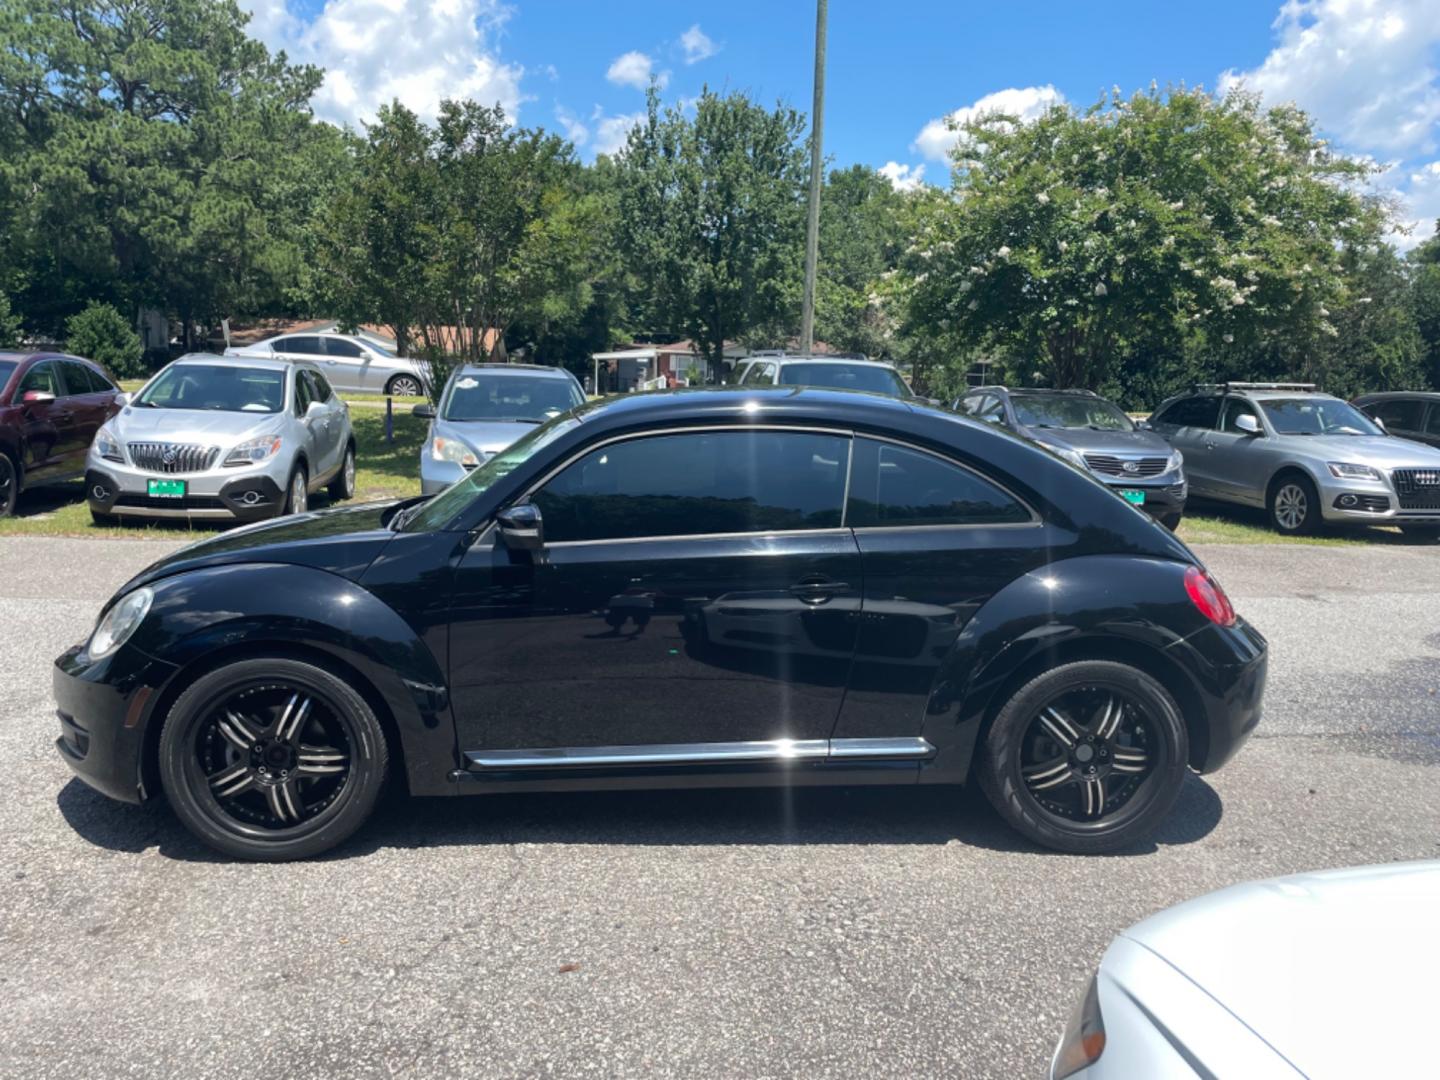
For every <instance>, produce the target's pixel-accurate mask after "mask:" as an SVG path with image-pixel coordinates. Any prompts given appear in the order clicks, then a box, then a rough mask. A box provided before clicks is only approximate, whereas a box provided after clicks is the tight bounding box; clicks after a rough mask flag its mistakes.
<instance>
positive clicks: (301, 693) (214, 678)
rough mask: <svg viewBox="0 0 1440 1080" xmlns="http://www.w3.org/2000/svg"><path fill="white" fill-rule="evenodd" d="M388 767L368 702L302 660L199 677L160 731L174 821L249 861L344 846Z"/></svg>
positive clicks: (240, 665)
mask: <svg viewBox="0 0 1440 1080" xmlns="http://www.w3.org/2000/svg"><path fill="white" fill-rule="evenodd" d="M387 764H388V752H387V747H386V744H385V736H384V733H383V732H382V731H381V729H380V724H379V721H378V720H377V719H376V717H375V713H374V711H373V710H372V709H371V708H370V706H369V705H368V704H367V703H366V701H365V699H364V698H363V697H361V696H360V695H359V694H358V693H356V692H355V690H354V689H352V688H351V687H350V686H348V685H347V684H346V683H345V682H343V681H342V680H341V679H339V678H337V677H336V676H335V675H333V674H331V673H330V672H329V671H326V670H325V669H323V668H320V667H317V666H315V665H313V664H308V663H303V662H301V661H298V660H286V659H279V658H268V659H254V660H243V661H239V662H237V663H234V664H230V665H227V666H225V667H222V668H219V669H217V670H215V671H212V672H209V673H208V674H206V675H203V676H201V677H200V678H199V679H197V680H196V681H195V683H194V684H193V685H191V686H190V687H188V688H187V689H186V690H185V692H184V693H182V694H181V695H180V697H179V698H178V699H177V700H176V702H175V705H174V707H173V708H171V710H170V714H169V716H167V717H166V719H165V727H164V729H163V731H162V732H161V734H160V777H161V782H162V783H163V785H164V787H165V792H166V794H167V795H168V796H169V799H170V803H171V805H172V806H173V807H174V809H175V813H176V815H177V816H178V817H179V818H180V820H181V822H182V823H183V824H184V825H185V827H186V828H187V829H189V830H190V831H191V832H192V833H194V834H195V836H197V837H198V838H199V839H200V840H202V841H204V842H205V843H206V844H208V845H210V846H211V847H213V848H215V849H216V850H218V851H222V852H224V853H225V854H227V855H234V856H236V857H238V858H242V859H258V860H266V861H276V862H278V861H284V860H288V859H302V858H306V857H308V856H311V855H317V854H319V853H320V852H322V851H326V850H328V849H329V848H332V847H334V846H335V845H336V844H339V843H340V842H341V841H343V840H345V839H346V838H348V837H349V836H350V835H351V834H352V833H354V832H355V830H356V829H358V828H359V827H360V826H361V825H362V824H363V823H364V822H365V819H366V818H368V817H369V816H370V812H371V810H372V809H374V806H375V802H376V799H378V798H379V795H380V790H381V788H382V787H383V786H384V782H385V774H386V768H387Z"/></svg>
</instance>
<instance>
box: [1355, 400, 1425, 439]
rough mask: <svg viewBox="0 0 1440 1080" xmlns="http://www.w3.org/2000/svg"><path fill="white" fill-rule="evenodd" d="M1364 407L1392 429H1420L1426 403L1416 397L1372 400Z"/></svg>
mask: <svg viewBox="0 0 1440 1080" xmlns="http://www.w3.org/2000/svg"><path fill="white" fill-rule="evenodd" d="M1364 409H1365V411H1366V412H1367V413H1369V414H1370V415H1371V416H1373V417H1375V418H1376V419H1377V420H1383V421H1384V422H1385V426H1386V427H1387V428H1389V429H1390V430H1391V431H1419V430H1420V414H1421V413H1422V412H1424V411H1425V403H1424V402H1423V401H1420V400H1418V399H1416V398H1409V399H1406V398H1400V399H1398V400H1393V401H1372V402H1371V403H1370V404H1369V405H1366V406H1364Z"/></svg>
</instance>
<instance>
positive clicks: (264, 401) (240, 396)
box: [134, 364, 285, 413]
mask: <svg viewBox="0 0 1440 1080" xmlns="http://www.w3.org/2000/svg"><path fill="white" fill-rule="evenodd" d="M134 404H135V405H137V406H140V407H141V408H149V409H198V410H205V411H210V412H253V413H277V412H279V411H280V410H281V409H282V408H284V404H285V373H284V372H283V371H276V370H274V369H270V368H247V367H237V366H235V365H233V364H177V365H175V366H172V367H169V368H166V369H165V370H164V371H162V372H161V373H160V374H159V375H157V376H155V378H154V380H153V381H152V382H151V383H150V385H148V386H146V387H145V389H143V390H142V391H140V393H139V394H138V395H137V396H136V398H135V401H134Z"/></svg>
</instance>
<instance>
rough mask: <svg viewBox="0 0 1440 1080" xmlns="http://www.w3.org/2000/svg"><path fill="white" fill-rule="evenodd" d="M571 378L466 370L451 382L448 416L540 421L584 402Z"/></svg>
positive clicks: (445, 409)
mask: <svg viewBox="0 0 1440 1080" xmlns="http://www.w3.org/2000/svg"><path fill="white" fill-rule="evenodd" d="M583 400H584V399H583V398H582V397H581V396H580V393H579V391H578V390H576V389H575V384H574V383H572V382H571V381H570V380H569V379H556V378H553V377H551V376H547V375H511V374H492V373H489V372H486V373H483V374H474V375H470V374H464V373H462V374H461V375H460V376H459V377H458V378H457V379H456V380H455V381H454V382H453V383H452V384H451V386H450V393H449V394H447V395H446V397H445V403H444V405H443V406H442V407H441V410H440V415H441V416H442V417H443V418H444V419H446V420H458V421H462V422H463V421H466V420H520V421H528V422H530V423H535V424H538V423H540V422H541V421H543V420H548V419H550V418H551V417H552V416H559V415H560V414H561V413H562V412H569V411H570V410H571V409H573V408H574V407H575V406H576V405H579V404H581V403H582V402H583Z"/></svg>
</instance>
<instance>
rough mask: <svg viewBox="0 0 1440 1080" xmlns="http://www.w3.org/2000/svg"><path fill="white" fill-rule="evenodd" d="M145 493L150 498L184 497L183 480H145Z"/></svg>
mask: <svg viewBox="0 0 1440 1080" xmlns="http://www.w3.org/2000/svg"><path fill="white" fill-rule="evenodd" d="M145 493H146V494H147V495H149V496H150V497H151V498H152V499H183V498H184V497H185V481H184V480H147V481H145Z"/></svg>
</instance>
